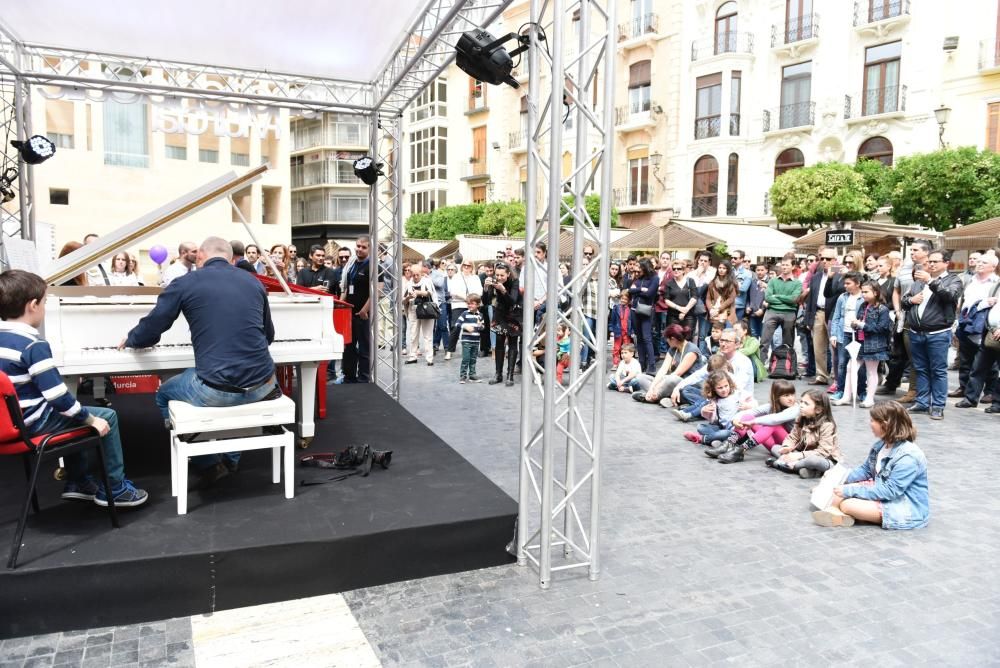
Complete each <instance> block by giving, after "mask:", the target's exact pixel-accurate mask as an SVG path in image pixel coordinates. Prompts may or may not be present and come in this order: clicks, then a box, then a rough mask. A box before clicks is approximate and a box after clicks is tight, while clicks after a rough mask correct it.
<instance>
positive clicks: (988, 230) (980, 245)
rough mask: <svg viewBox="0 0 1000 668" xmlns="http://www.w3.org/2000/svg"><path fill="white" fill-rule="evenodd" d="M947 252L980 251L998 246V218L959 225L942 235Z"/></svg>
mask: <svg viewBox="0 0 1000 668" xmlns="http://www.w3.org/2000/svg"><path fill="white" fill-rule="evenodd" d="M944 246H945V248H947V249H948V250H982V249H985V248H997V247H998V246H1000V218H990V219H988V220H983V221H980V222H978V223H972V224H970V225H960V226H958V227H954V228H952V229H950V230H946V231H945V233H944Z"/></svg>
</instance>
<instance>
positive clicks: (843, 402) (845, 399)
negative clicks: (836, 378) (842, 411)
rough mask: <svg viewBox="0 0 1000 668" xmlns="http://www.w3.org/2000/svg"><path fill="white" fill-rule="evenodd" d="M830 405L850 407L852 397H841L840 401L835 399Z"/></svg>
mask: <svg viewBox="0 0 1000 668" xmlns="http://www.w3.org/2000/svg"><path fill="white" fill-rule="evenodd" d="M830 404H832V405H834V406H850V405H851V397H841V398H840V399H834V400H833V401H831V402H830Z"/></svg>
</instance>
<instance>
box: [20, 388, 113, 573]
mask: <svg viewBox="0 0 1000 668" xmlns="http://www.w3.org/2000/svg"><path fill="white" fill-rule="evenodd" d="M0 397H2V398H3V406H2V407H0V455H21V460H22V461H23V462H24V474H25V476H27V478H28V493H27V494H26V495H25V497H24V504H22V506H21V517H20V519H19V520H18V522H17V531H16V532H15V534H14V543H13V544H12V545H11V550H10V558H9V559H8V560H7V568H11V569H13V568H16V567H17V554H18V552H20V551H21V539H22V538H23V537H24V528H25V525H26V524H27V522H28V506H29V504H30V505H31V507H32V509H34V511H35V512H36V513H37V512H39V509H38V495H37V494H36V493H35V486H36V484H37V482H38V471H39V470H40V469H41V468H42V464H43V463H44V462H46V461H49V460H52V459H57V458H59V457H65V456H67V455H72V454H75V453H78V452H80V451H81V450H85V449H87V448H94V449H96V450H97V459H98V462H99V463H100V467H101V481H102V482H103V484H104V493H105V494H106V495H107V498H108V513H109V514H110V515H111V526H112V527H114V528H115V529H117V528H118V527H119V525H118V513H117V511H116V510H115V500H114V497H113V496H112V495H111V483H110V482H109V481H108V471H107V468H106V467H105V465H104V453H103V452H102V451H101V438H100V435H99V434H98V433H97V430H96V429H94V428H93V427H75V428H73V429H66V430H64V431H58V432H54V433H51V434H39V435H38V436H31V435H29V434H28V429H27V428H26V427H25V426H24V416H23V415H21V406H20V404H18V402H17V393H16V392H15V391H14V384H13V383H12V382H10V378H8V377H7V375H6V374H4V373H2V372H0Z"/></svg>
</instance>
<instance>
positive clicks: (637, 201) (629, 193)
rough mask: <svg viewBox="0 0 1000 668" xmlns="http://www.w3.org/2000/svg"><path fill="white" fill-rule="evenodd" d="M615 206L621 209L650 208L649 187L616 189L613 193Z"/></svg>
mask: <svg viewBox="0 0 1000 668" xmlns="http://www.w3.org/2000/svg"><path fill="white" fill-rule="evenodd" d="M612 194H613V195H614V202H615V206H616V207H617V208H619V209H630V208H635V207H643V206H650V192H649V186H648V185H644V186H630V187H628V188H615V189H614V191H613V193H612Z"/></svg>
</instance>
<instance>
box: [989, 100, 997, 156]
mask: <svg viewBox="0 0 1000 668" xmlns="http://www.w3.org/2000/svg"><path fill="white" fill-rule="evenodd" d="M986 148H988V149H989V150H991V151H993V152H994V153H996V152H1000V102H991V103H990V104H989V105H988V106H987V107H986Z"/></svg>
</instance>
